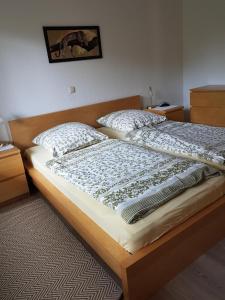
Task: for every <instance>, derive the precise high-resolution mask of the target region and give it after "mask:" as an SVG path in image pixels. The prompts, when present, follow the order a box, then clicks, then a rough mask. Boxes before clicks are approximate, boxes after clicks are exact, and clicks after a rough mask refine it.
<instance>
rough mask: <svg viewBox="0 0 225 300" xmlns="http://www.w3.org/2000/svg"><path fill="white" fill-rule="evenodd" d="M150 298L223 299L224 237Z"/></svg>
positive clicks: (157, 299) (224, 285)
mask: <svg viewBox="0 0 225 300" xmlns="http://www.w3.org/2000/svg"><path fill="white" fill-rule="evenodd" d="M0 221H1V220H0ZM0 238H1V237H0ZM0 269H1V266H0ZM0 278H1V274H0ZM149 280H151V279H149ZM0 294H1V293H0ZM115 294H117V295H118V294H119V288H118V290H116V292H115V291H114V294H113V296H114V297H115ZM117 295H116V296H117ZM112 298H113V297H112ZM115 298H116V297H115ZM0 299H1V296H0ZM21 299H22V298H21ZM31 299H32V298H31ZM60 299H61V298H60ZM62 299H63V298H62ZM71 299H82V297H81V298H71ZM87 299H89V298H87ZM105 299H107V298H105ZM63 300H64V299H63ZM96 300H99V299H98V298H96ZM107 300H108V299H107ZM137 300H138V299H137ZM149 300H150V299H149ZM151 300H225V239H224V240H223V241H221V242H220V243H218V244H217V245H216V246H215V247H214V248H212V249H211V250H209V251H208V252H207V253H206V254H205V255H202V256H201V257H200V258H199V259H198V260H196V261H195V262H194V263H193V264H192V265H190V266H189V267H188V268H187V269H185V270H184V271H183V272H181V273H180V274H179V275H178V276H176V277H175V278H174V279H173V280H172V281H170V282H169V283H168V284H167V285H166V286H164V287H163V288H162V289H161V290H160V291H159V292H158V293H157V294H156V295H155V296H154V297H152V298H151Z"/></svg>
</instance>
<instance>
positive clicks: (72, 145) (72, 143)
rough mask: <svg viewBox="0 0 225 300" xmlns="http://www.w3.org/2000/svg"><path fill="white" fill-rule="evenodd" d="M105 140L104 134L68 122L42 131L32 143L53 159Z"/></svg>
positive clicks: (76, 123)
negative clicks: (48, 152)
mask: <svg viewBox="0 0 225 300" xmlns="http://www.w3.org/2000/svg"><path fill="white" fill-rule="evenodd" d="M106 139H108V137H107V136H106V135H105V134H103V133H101V132H98V131H97V130H96V129H95V128H93V127H91V126H89V125H86V124H82V123H78V122H70V123H64V124H61V125H58V126H56V127H53V128H50V129H48V130H46V131H43V132H42V133H40V134H39V135H38V136H36V137H35V138H34V139H33V143H34V144H37V145H39V146H43V147H44V148H45V149H47V150H48V151H50V152H51V153H52V154H53V156H54V157H60V156H62V155H64V154H66V153H68V152H71V151H73V150H78V149H81V148H85V147H87V146H90V145H93V144H96V143H99V142H101V141H103V140H106Z"/></svg>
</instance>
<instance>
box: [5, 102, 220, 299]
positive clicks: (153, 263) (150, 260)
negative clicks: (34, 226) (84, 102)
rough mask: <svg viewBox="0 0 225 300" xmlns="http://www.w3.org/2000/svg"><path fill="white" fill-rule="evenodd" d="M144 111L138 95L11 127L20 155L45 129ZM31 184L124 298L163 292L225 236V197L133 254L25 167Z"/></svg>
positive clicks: (141, 297) (143, 296)
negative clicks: (107, 270) (107, 269)
mask: <svg viewBox="0 0 225 300" xmlns="http://www.w3.org/2000/svg"><path fill="white" fill-rule="evenodd" d="M125 108H137V109H139V108H141V101H140V97H139V96H132V97H128V98H123V99H118V100H114V101H109V102H103V103H98V104H94V105H89V106H84V107H79V108H75V109H69V110H65V111H61V112H55V113H50V114H45V115H40V116H35V117H31V118H23V119H17V120H13V121H10V122H9V125H10V129H11V133H12V137H13V140H14V143H15V145H16V146H18V147H19V148H20V149H21V150H25V149H26V148H28V147H30V146H32V138H33V137H34V136H36V135H37V134H38V133H40V132H41V131H43V130H46V129H47V128H50V127H52V126H55V125H57V124H60V123H63V122H68V121H80V122H83V123H86V124H89V125H92V126H95V127H98V125H97V123H96V118H97V117H99V116H101V115H103V114H106V113H109V112H112V111H116V110H120V109H125ZM25 167H26V169H27V172H28V174H29V175H30V176H31V178H32V180H33V183H34V184H35V185H36V186H37V188H38V189H39V190H40V191H41V193H42V194H43V195H44V196H45V197H46V198H47V199H48V200H49V202H50V203H51V204H52V205H53V206H54V207H55V208H56V209H57V210H58V211H59V212H60V213H61V214H62V215H63V216H64V218H65V219H66V220H67V221H68V222H69V223H70V224H71V225H72V226H73V228H74V229H75V230H76V231H77V232H78V233H79V234H80V235H81V236H82V238H83V239H84V240H85V241H86V242H87V243H88V244H89V245H90V246H91V247H92V248H93V249H94V250H95V252H96V253H97V254H98V255H99V256H100V257H101V258H102V259H103V260H104V261H105V262H106V264H107V265H108V266H109V267H110V268H111V269H112V270H113V271H114V272H115V273H116V274H117V275H118V276H119V278H120V279H121V282H122V287H123V292H124V298H125V299H127V300H128V299H129V300H142V299H143V300H144V299H149V298H150V296H151V295H153V294H154V293H155V292H156V291H157V290H158V289H159V288H160V287H162V286H163V285H164V284H165V283H166V282H168V281H169V280H170V279H172V278H173V277H174V276H175V275H176V274H177V273H178V272H180V271H181V270H182V269H184V268H185V267H186V266H188V265H189V264H190V263H191V262H193V261H194V260H195V259H196V258H197V257H198V256H200V255H201V254H203V253H204V252H205V251H207V249H209V248H210V247H211V246H213V245H214V244H216V243H217V242H218V241H220V240H221V239H223V238H224V237H225V222H224V218H225V196H223V197H221V198H220V199H218V200H217V201H215V202H214V203H213V204H211V205H209V206H207V207H206V208H205V209H203V210H201V211H200V212H198V213H197V214H195V215H194V216H193V217H191V218H189V219H188V220H187V221H185V222H184V223H182V224H180V225H178V226H177V227H175V228H173V229H172V230H171V231H169V232H168V233H166V234H165V235H163V236H162V237H161V238H159V239H158V240H157V241H155V242H154V243H152V244H150V245H148V246H146V247H144V248H142V249H141V250H139V251H137V252H136V253H135V254H130V253H128V252H127V251H126V250H124V249H123V248H122V247H121V246H120V245H119V244H118V243H117V242H115V241H114V240H113V239H112V238H111V237H110V236H109V235H108V234H107V233H106V232H105V231H103V230H102V229H101V228H100V227H99V226H98V225H97V224H96V223H94V222H93V221H92V220H91V219H90V218H89V217H88V216H87V215H85V214H84V213H83V212H82V211H81V210H80V209H79V208H78V207H77V206H76V205H74V204H73V203H72V202H71V201H70V200H69V199H68V198H67V197H66V196H65V195H64V194H63V193H61V192H60V190H58V189H57V188H56V187H55V186H54V185H52V184H51V183H50V182H49V181H48V180H47V179H46V177H44V176H43V175H42V174H41V173H39V172H38V171H37V170H35V169H34V168H33V167H32V166H30V165H29V164H27V163H25Z"/></svg>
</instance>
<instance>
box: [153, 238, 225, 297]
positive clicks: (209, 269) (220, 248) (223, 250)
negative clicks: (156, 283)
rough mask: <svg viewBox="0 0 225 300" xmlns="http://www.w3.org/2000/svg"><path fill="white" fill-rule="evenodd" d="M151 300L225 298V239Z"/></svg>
mask: <svg viewBox="0 0 225 300" xmlns="http://www.w3.org/2000/svg"><path fill="white" fill-rule="evenodd" d="M151 300H225V239H224V240H223V241H221V242H220V243H218V244H217V245H216V246H215V247H214V248H212V249H211V250H209V251H208V252H207V253H206V254H205V255H202V256H201V257H200V258H199V259H198V260H196V261H195V262H194V263H193V264H192V265H191V266H189V267H188V268H187V269H185V270H184V271H183V272H182V273H180V274H179V275H178V276H176V277H175V278H174V279H173V280H172V281H170V282H169V283H168V284H167V285H166V286H165V287H163V288H162V289H161V290H160V291H159V292H158V294H157V295H155V296H154V297H152V298H151Z"/></svg>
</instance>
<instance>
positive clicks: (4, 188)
mask: <svg viewBox="0 0 225 300" xmlns="http://www.w3.org/2000/svg"><path fill="white" fill-rule="evenodd" d="M28 192H29V190H28V186H27V180H26V176H25V175H20V176H17V177H14V178H12V179H9V180H5V181H2V182H0V203H1V202H4V201H6V200H9V199H12V198H16V197H18V196H21V195H23V194H27V193H28Z"/></svg>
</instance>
